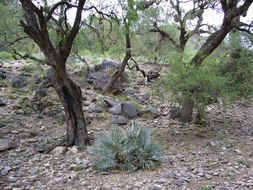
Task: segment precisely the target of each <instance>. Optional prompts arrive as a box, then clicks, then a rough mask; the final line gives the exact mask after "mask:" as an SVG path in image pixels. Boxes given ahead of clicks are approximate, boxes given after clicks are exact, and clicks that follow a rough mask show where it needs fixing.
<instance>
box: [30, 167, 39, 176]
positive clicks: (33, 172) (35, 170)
mask: <svg viewBox="0 0 253 190" xmlns="http://www.w3.org/2000/svg"><path fill="white" fill-rule="evenodd" d="M38 173H39V169H38V168H35V169H34V170H32V171H31V172H30V174H31V175H36V174H38Z"/></svg>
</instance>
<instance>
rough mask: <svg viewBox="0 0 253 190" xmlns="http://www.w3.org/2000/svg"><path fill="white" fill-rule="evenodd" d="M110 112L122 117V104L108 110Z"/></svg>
mask: <svg viewBox="0 0 253 190" xmlns="http://www.w3.org/2000/svg"><path fill="white" fill-rule="evenodd" d="M108 112H109V113H111V114H113V115H121V104H117V105H116V106H114V107H112V108H111V109H109V110H108Z"/></svg>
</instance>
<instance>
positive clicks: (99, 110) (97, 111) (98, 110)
mask: <svg viewBox="0 0 253 190" xmlns="http://www.w3.org/2000/svg"><path fill="white" fill-rule="evenodd" d="M103 111H104V110H103V108H102V107H101V106H97V107H95V108H94V109H93V112H95V113H102V112H103Z"/></svg>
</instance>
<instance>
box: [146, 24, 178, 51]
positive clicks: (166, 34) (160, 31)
mask: <svg viewBox="0 0 253 190" xmlns="http://www.w3.org/2000/svg"><path fill="white" fill-rule="evenodd" d="M153 27H154V28H153V29H151V30H150V32H158V33H159V34H160V35H161V36H162V38H163V39H168V40H169V41H170V42H171V43H172V44H173V45H174V46H175V47H176V48H178V49H180V46H179V45H178V43H177V42H176V41H175V40H174V39H173V38H172V37H171V36H170V35H169V34H168V33H166V32H165V31H163V30H161V29H160V28H159V27H158V26H157V23H154V25H153Z"/></svg>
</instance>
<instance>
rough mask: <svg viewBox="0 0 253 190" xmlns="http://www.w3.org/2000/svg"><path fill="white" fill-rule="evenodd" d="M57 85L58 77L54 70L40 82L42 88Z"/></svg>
mask: <svg viewBox="0 0 253 190" xmlns="http://www.w3.org/2000/svg"><path fill="white" fill-rule="evenodd" d="M55 85H56V79H55V75H54V72H50V73H49V74H47V75H46V76H45V77H44V80H43V81H42V82H41V84H40V88H49V87H54V86H55Z"/></svg>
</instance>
